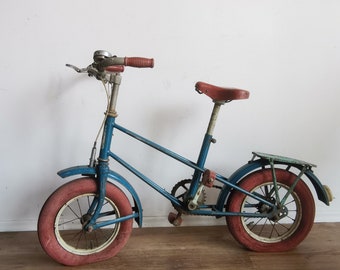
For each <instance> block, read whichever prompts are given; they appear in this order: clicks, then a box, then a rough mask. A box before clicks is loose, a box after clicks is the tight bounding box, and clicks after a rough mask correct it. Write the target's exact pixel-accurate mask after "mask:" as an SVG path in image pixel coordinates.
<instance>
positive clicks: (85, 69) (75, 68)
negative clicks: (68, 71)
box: [66, 64, 88, 73]
mask: <svg viewBox="0 0 340 270" xmlns="http://www.w3.org/2000/svg"><path fill="white" fill-rule="evenodd" d="M66 66H67V67H69V68H72V69H74V70H75V71H76V72H78V73H87V72H88V67H87V68H79V67H76V66H74V65H71V64H66Z"/></svg>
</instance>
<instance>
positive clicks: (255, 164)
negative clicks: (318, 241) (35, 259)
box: [216, 159, 331, 211]
mask: <svg viewBox="0 0 340 270" xmlns="http://www.w3.org/2000/svg"><path fill="white" fill-rule="evenodd" d="M275 164H278V165H287V167H288V166H289V167H294V168H297V169H299V170H301V169H302V165H300V164H296V163H288V162H275ZM267 165H270V163H269V161H268V160H266V159H257V160H253V161H249V162H248V163H247V164H245V165H243V166H242V167H240V168H239V169H238V170H237V171H235V172H234V173H233V174H232V175H231V176H230V178H229V179H228V182H230V183H231V184H233V185H237V184H238V183H239V182H240V181H241V180H242V179H243V178H244V177H245V176H246V175H248V174H249V173H251V172H255V171H257V170H259V169H263V168H264V167H265V166H267ZM305 175H306V176H307V178H308V179H309V180H310V181H311V182H312V184H313V186H314V188H315V190H316V193H317V196H318V199H319V200H320V201H322V202H323V203H325V204H326V205H329V202H330V199H331V198H329V196H328V193H327V191H326V189H325V187H324V186H323V185H322V184H321V182H320V180H319V179H318V178H317V177H316V175H315V174H314V173H313V171H312V170H310V169H308V170H306V172H305ZM231 189H232V187H231V186H229V185H226V184H225V185H224V186H223V188H222V190H221V192H220V194H219V197H218V199H217V203H216V209H217V210H218V211H223V208H224V205H225V202H226V200H227V198H228V196H229V194H230V191H231Z"/></svg>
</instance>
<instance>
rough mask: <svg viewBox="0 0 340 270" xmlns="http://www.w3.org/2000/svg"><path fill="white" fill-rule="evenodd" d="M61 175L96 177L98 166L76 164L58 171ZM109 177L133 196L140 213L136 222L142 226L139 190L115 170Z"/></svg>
mask: <svg viewBox="0 0 340 270" xmlns="http://www.w3.org/2000/svg"><path fill="white" fill-rule="evenodd" d="M57 174H58V175H59V176H60V177H62V178H66V177H70V176H73V175H86V176H91V177H95V176H96V168H94V167H89V166H87V165H83V166H74V167H70V168H66V169H64V170H61V171H59V172H58V173H57ZM108 177H109V178H110V179H112V180H113V181H115V182H118V183H119V184H120V185H122V186H123V187H124V188H125V189H126V190H127V191H128V192H129V193H130V194H131V196H132V198H133V201H134V207H133V208H132V209H133V210H134V211H135V212H137V213H138V217H137V218H136V222H137V224H138V225H139V227H142V224H143V208H142V204H141V202H140V199H139V197H138V194H137V192H136V191H135V189H134V188H133V187H132V185H131V184H130V183H129V182H128V181H127V180H126V179H125V178H124V177H123V176H121V175H120V174H118V173H116V172H114V171H111V170H110V171H109V174H108Z"/></svg>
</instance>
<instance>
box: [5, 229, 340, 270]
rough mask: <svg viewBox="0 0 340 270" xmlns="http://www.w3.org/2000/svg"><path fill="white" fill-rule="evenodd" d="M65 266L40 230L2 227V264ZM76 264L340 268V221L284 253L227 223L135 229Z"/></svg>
mask: <svg viewBox="0 0 340 270" xmlns="http://www.w3.org/2000/svg"><path fill="white" fill-rule="evenodd" d="M66 268H68V269H70V267H64V266H62V265H59V264H57V263H56V262H54V261H53V260H51V259H50V258H49V257H48V256H47V255H45V253H44V252H43V250H42V249H41V247H40V245H39V242H38V239H37V234H36V232H8V233H0V269H6V270H8V269H35V270H36V269H66ZM73 269H124V270H126V269H135V270H139V269H148V270H152V269H247V270H249V269H262V270H265V269H270V270H273V269H275V270H280V269H284V270H287V269H304V270H308V269H323V270H333V269H340V223H320V224H315V225H314V227H313V229H312V231H311V233H310V234H309V236H308V237H307V239H306V240H305V241H304V242H303V243H302V244H301V245H300V246H299V247H297V248H296V249H294V250H293V251H290V252H285V253H255V252H250V251H247V250H245V249H243V248H242V247H240V246H239V245H238V244H237V243H236V242H235V241H234V239H233V238H232V237H231V235H230V234H229V232H228V231H227V228H226V226H215V227H179V228H174V227H173V228H143V229H134V231H133V234H132V236H131V238H130V240H129V242H128V244H127V245H126V246H125V248H124V249H123V250H122V251H121V252H120V253H119V254H118V255H117V256H116V257H114V258H112V259H110V260H108V261H105V262H101V263H96V264H91V265H85V266H81V267H74V268H73Z"/></svg>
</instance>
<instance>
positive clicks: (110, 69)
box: [105, 65, 124, 73]
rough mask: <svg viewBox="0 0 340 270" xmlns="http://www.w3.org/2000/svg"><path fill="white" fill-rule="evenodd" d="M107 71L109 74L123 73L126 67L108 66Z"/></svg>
mask: <svg viewBox="0 0 340 270" xmlns="http://www.w3.org/2000/svg"><path fill="white" fill-rule="evenodd" d="M105 70H106V71H108V72H115V73H116V72H123V71H124V66H121V65H119V66H108V67H106V68H105Z"/></svg>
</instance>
